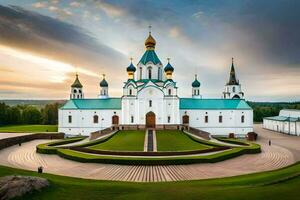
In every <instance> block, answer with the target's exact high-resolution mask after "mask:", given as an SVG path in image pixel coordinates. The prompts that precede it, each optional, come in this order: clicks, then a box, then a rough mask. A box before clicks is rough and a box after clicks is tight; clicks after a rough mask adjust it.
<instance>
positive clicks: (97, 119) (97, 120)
mask: <svg viewBox="0 0 300 200" xmlns="http://www.w3.org/2000/svg"><path fill="white" fill-rule="evenodd" d="M93 118H94V124H98V123H99V117H98V115H94V117H93Z"/></svg>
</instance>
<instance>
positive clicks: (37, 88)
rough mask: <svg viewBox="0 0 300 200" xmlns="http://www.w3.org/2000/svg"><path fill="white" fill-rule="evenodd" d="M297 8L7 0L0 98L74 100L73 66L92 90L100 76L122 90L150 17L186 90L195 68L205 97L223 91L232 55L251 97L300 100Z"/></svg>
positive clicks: (229, 2)
mask: <svg viewBox="0 0 300 200" xmlns="http://www.w3.org/2000/svg"><path fill="white" fill-rule="evenodd" d="M299 10H300V1H298V0H264V1H261V0H223V1H222V0H218V1H217V0H201V1H200V0H199V1H196V0H189V1H188V0H187V1H183V0H182V1H179V0H168V1H167V0H152V1H150V0H143V1H141V0H128V1H121V0H119V1H116V0H110V1H105V0H86V1H75V0H70V1H68V0H64V1H63V0H49V1H32V0H24V1H21V0H0V99H4V98H5V99H8V98H10V99H16V98H18V99H21V98H22V99H49V98H51V99H62V98H68V96H69V91H70V85H71V84H72V82H73V81H74V76H75V72H76V71H77V72H78V73H79V76H80V80H81V82H82V84H83V85H84V92H85V96H86V97H91V98H92V97H96V95H97V94H98V93H99V81H100V79H101V74H103V73H105V74H106V77H107V80H108V82H109V86H110V88H109V92H110V95H111V96H120V95H121V94H122V85H123V82H124V81H125V80H126V78H127V75H126V70H125V69H126V67H127V66H128V65H129V58H130V57H133V58H134V64H137V62H138V61H139V59H140V58H141V56H142V54H143V53H144V51H145V47H144V40H145V38H146V37H147V34H148V25H149V24H151V25H152V35H153V36H154V38H155V39H156V41H157V45H156V52H157V54H158V56H159V58H160V60H161V61H162V62H163V63H164V64H165V63H166V58H167V57H170V58H171V63H172V65H173V67H174V68H175V72H174V80H175V81H177V84H178V86H179V95H180V96H186V97H188V96H190V95H191V82H192V81H193V77H194V74H195V73H197V74H198V77H199V79H200V81H201V84H202V85H201V92H202V94H203V96H204V97H205V98H215V97H220V96H221V94H222V91H223V88H224V84H225V83H226V81H227V80H228V78H229V70H230V65H231V58H232V57H234V58H235V66H236V71H237V76H238V78H239V80H240V83H241V84H242V88H243V90H244V92H245V95H246V99H248V100H254V101H295V100H300V20H299V19H300V12H299Z"/></svg>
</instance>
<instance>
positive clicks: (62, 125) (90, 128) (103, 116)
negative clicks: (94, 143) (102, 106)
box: [58, 110, 121, 135]
mask: <svg viewBox="0 0 300 200" xmlns="http://www.w3.org/2000/svg"><path fill="white" fill-rule="evenodd" d="M115 113H116V115H117V116H119V123H121V117H120V116H121V110H59V113H58V117H59V118H58V131H59V132H63V133H66V134H72V135H78V134H80V135H89V134H90V133H91V132H94V131H99V130H102V129H105V128H108V127H111V125H112V116H113V115H115ZM69 115H70V116H72V123H69V120H68V117H69ZM94 115H98V117H99V121H98V123H94Z"/></svg>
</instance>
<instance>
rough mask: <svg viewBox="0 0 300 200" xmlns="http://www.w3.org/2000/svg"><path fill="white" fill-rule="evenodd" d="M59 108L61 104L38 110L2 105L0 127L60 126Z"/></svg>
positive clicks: (49, 105)
mask: <svg viewBox="0 0 300 200" xmlns="http://www.w3.org/2000/svg"><path fill="white" fill-rule="evenodd" d="M59 106H60V104H59V103H53V104H47V105H45V106H44V107H42V108H41V109H38V108H37V107H35V106H31V105H16V106H9V105H7V104H5V103H0V125H10V124H11V125H13V124H58V108H59Z"/></svg>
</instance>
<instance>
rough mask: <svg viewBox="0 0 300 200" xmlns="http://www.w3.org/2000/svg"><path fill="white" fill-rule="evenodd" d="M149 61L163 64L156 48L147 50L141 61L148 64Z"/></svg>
mask: <svg viewBox="0 0 300 200" xmlns="http://www.w3.org/2000/svg"><path fill="white" fill-rule="evenodd" d="M148 62H152V63H153V64H154V65H156V64H159V63H160V64H161V62H160V60H159V58H158V57H157V55H156V53H155V51H154V50H146V51H145V53H144V55H143V57H142V58H141V60H140V62H139V63H142V64H143V65H146V64H147V63H148Z"/></svg>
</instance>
